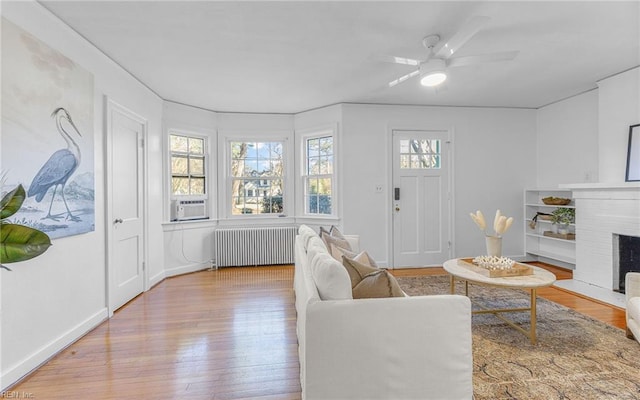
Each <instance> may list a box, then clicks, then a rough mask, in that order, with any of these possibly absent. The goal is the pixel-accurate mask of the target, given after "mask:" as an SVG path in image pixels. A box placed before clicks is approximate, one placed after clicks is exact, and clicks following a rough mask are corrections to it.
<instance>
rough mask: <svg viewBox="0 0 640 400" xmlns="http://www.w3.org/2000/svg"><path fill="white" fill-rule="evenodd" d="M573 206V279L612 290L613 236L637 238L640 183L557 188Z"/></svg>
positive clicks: (638, 234) (639, 213)
mask: <svg viewBox="0 0 640 400" xmlns="http://www.w3.org/2000/svg"><path fill="white" fill-rule="evenodd" d="M560 187H561V188H563V189H569V190H571V191H572V194H573V198H574V201H575V205H576V267H575V270H574V273H573V278H574V279H575V280H578V281H582V282H586V283H589V284H591V285H596V286H599V287H602V288H605V289H609V290H612V288H613V287H614V283H613V282H614V276H613V275H614V272H613V270H614V266H613V254H614V249H613V243H614V235H629V236H640V182H621V183H579V184H567V185H560Z"/></svg>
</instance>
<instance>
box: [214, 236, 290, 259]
mask: <svg viewBox="0 0 640 400" xmlns="http://www.w3.org/2000/svg"><path fill="white" fill-rule="evenodd" d="M297 232H298V228H296V227H295V226H287V227H271V228H228V229H217V230H216V231H215V232H214V235H213V236H214V247H215V251H216V266H218V267H231V266H234V267H239V266H245V265H276V264H293V260H294V255H293V249H294V246H295V239H296V233H297Z"/></svg>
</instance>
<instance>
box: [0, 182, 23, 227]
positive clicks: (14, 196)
mask: <svg viewBox="0 0 640 400" xmlns="http://www.w3.org/2000/svg"><path fill="white" fill-rule="evenodd" d="M25 197H26V194H25V192H24V188H23V187H22V185H18V187H16V188H15V189H13V190H12V191H10V192H9V193H7V194H6V195H5V196H4V197H3V198H2V201H0V219H5V218H9V217H10V216H12V215H13V214H15V213H16V212H18V210H19V209H20V207H22V202H23V201H24V199H25Z"/></svg>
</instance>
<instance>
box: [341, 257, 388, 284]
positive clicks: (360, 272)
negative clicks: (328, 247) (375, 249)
mask: <svg viewBox="0 0 640 400" xmlns="http://www.w3.org/2000/svg"><path fill="white" fill-rule="evenodd" d="M342 265H343V266H344V268H345V269H346V270H347V273H348V274H349V278H350V279H351V287H352V288H355V287H356V286H357V285H358V284H359V283H360V281H362V279H364V277H365V276H367V275H369V274H371V273H374V272H379V271H381V270H380V269H379V268H377V266H375V265H371V264H370V263H369V255H368V254H367V253H366V252H364V251H363V252H362V253H360V254H358V255H357V256H356V257H354V258H350V257H346V256H343V257H342Z"/></svg>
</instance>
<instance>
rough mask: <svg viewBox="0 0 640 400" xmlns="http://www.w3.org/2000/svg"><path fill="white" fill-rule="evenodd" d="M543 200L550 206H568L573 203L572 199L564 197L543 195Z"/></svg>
mask: <svg viewBox="0 0 640 400" xmlns="http://www.w3.org/2000/svg"><path fill="white" fill-rule="evenodd" d="M542 202H543V203H544V204H546V205H548V206H566V205H567V204H569V203H571V199H566V198H564V197H553V196H549V197H543V198H542Z"/></svg>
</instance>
